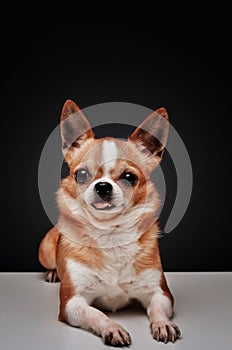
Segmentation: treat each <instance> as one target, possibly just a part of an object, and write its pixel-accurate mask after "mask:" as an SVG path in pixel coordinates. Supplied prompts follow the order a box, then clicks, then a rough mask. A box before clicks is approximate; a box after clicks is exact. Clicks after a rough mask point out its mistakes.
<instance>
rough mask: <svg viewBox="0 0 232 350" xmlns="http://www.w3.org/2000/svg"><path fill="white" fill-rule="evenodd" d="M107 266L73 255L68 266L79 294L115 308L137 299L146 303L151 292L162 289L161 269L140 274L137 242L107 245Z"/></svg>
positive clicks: (89, 299)
mask: <svg viewBox="0 0 232 350" xmlns="http://www.w3.org/2000/svg"><path fill="white" fill-rule="evenodd" d="M104 251H105V256H106V261H107V264H106V266H105V268H104V269H103V270H99V269H94V268H90V267H88V266H86V265H84V264H82V263H80V262H77V261H74V260H71V259H69V260H68V261H67V269H68V272H69V274H70V277H71V280H72V284H73V286H74V287H75V289H76V293H77V295H81V296H83V297H84V298H85V299H86V300H87V302H88V303H89V304H94V305H95V306H97V307H101V308H104V309H107V310H112V311H115V310H117V309H120V308H123V307H125V306H126V305H128V304H129V303H130V302H131V301H132V300H134V299H137V300H139V301H140V302H142V303H143V304H144V306H145V307H146V306H147V304H148V303H149V301H150V296H151V295H152V294H153V292H155V291H159V290H160V275H161V274H160V271H157V270H154V269H147V270H145V271H144V272H142V273H140V274H138V275H136V273H135V270H134V266H133V262H134V257H135V255H136V252H137V245H136V244H130V245H126V246H123V247H117V248H111V249H108V250H107V249H105V250H104Z"/></svg>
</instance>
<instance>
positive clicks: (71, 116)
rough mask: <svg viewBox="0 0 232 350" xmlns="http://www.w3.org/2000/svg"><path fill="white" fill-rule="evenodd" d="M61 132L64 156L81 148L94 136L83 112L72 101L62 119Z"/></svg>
mask: <svg viewBox="0 0 232 350" xmlns="http://www.w3.org/2000/svg"><path fill="white" fill-rule="evenodd" d="M60 132H61V138H62V151H63V154H66V152H67V151H68V150H69V149H71V148H72V147H81V145H82V144H83V143H84V142H85V141H86V140H87V139H88V138H93V137H94V134H93V131H92V129H91V126H90V124H89V122H88V120H87V118H86V117H85V115H84V113H83V112H82V110H81V109H80V108H79V107H78V106H77V104H76V103H75V102H73V101H72V100H67V101H66V102H65V103H64V106H63V108H62V112H61V117H60Z"/></svg>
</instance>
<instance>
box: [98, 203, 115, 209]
mask: <svg viewBox="0 0 232 350" xmlns="http://www.w3.org/2000/svg"><path fill="white" fill-rule="evenodd" d="M94 206H95V207H96V208H97V209H104V208H107V207H111V204H110V203H109V202H96V203H94Z"/></svg>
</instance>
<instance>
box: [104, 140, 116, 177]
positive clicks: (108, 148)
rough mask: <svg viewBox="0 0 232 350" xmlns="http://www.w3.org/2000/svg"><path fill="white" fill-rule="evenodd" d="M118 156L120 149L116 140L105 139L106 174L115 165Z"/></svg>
mask: <svg viewBox="0 0 232 350" xmlns="http://www.w3.org/2000/svg"><path fill="white" fill-rule="evenodd" d="M117 156H118V149H117V146H116V144H115V142H114V141H108V140H105V141H103V145H102V165H103V168H104V172H105V175H106V174H108V173H109V171H110V169H112V168H114V167H115V164H116V159H117Z"/></svg>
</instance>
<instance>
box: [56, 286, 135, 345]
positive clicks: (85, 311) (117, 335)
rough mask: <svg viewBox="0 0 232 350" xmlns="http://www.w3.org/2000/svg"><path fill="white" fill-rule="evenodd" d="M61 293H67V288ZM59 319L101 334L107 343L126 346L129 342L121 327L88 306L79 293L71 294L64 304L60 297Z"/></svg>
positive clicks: (127, 334) (125, 332) (128, 336)
mask: <svg viewBox="0 0 232 350" xmlns="http://www.w3.org/2000/svg"><path fill="white" fill-rule="evenodd" d="M61 288H62V285H61ZM62 293H67V290H65V291H62V290H61V294H62ZM66 295H67V294H66ZM59 320H60V321H63V322H67V323H69V324H70V325H72V326H74V327H80V328H83V329H86V330H88V331H91V332H93V333H94V334H96V335H98V336H101V337H102V339H103V341H104V343H105V344H107V345H113V346H128V345H130V344H131V337H130V335H129V333H128V332H127V331H126V330H125V329H124V328H123V327H121V326H120V325H119V324H118V323H116V322H114V321H113V320H111V319H110V318H109V317H107V316H106V315H105V314H104V313H103V312H101V311H100V310H98V309H96V308H94V307H92V306H90V305H89V304H88V302H87V301H86V300H85V298H83V297H82V296H80V295H75V296H73V297H72V298H70V299H69V301H68V302H67V303H66V304H62V298H61V306H60V316H59Z"/></svg>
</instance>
